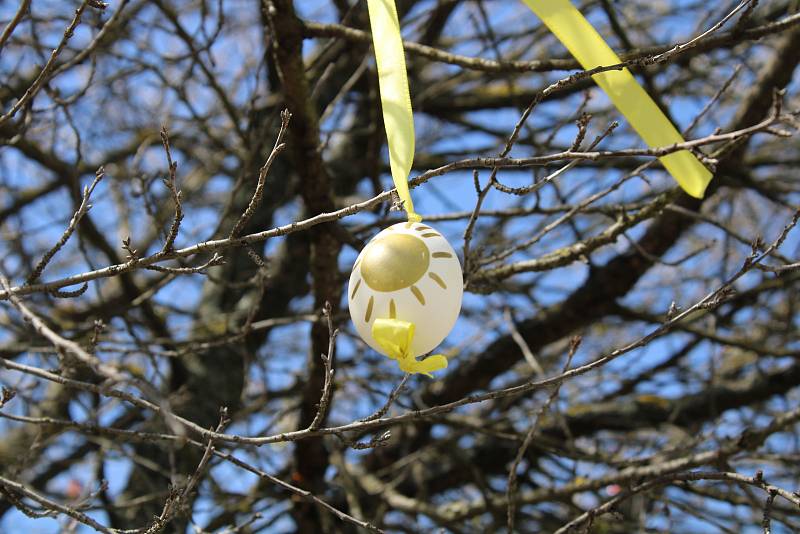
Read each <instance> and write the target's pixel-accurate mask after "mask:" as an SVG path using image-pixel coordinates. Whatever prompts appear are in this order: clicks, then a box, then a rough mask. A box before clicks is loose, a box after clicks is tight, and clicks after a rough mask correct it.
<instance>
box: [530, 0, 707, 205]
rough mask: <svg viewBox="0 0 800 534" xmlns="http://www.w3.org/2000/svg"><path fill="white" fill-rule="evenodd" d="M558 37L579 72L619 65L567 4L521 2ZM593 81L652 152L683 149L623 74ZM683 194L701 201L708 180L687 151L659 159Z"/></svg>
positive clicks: (600, 75) (543, 0)
mask: <svg viewBox="0 0 800 534" xmlns="http://www.w3.org/2000/svg"><path fill="white" fill-rule="evenodd" d="M523 1H524V2H525V3H526V4H528V7H530V8H531V10H533V12H534V13H536V15H537V16H538V17H539V18H540V19H542V22H544V23H545V25H546V26H547V27H548V28H549V29H550V31H551V32H553V33H554V34H555V36H556V37H558V39H559V41H561V42H562V43H563V44H564V46H566V47H567V50H569V51H570V53H571V54H572V55H573V56H575V59H577V60H578V62H579V63H580V64H581V65H582V66H583V68H584V69H587V70H589V69H593V68H595V67H599V66H601V65H616V64H618V63H621V61H620V59H619V57H617V55H616V54H615V53H614V51H613V50H611V48H610V47H609V46H608V45H607V44H606V42H605V41H604V40H603V38H602V37H600V35H599V34H598V33H597V31H595V29H594V28H593V27H592V25H591V24H589V21H587V20H586V19H585V18H584V17H583V15H581V13H580V12H579V11H578V10H577V9H575V7H574V6H573V5H572V4H571V3H570V1H569V0H523ZM592 78H593V79H594V81H595V82H596V83H597V85H599V86H600V87H601V88H602V89H603V91H605V92H606V94H607V95H608V97H609V98H610V99H611V101H612V102H613V103H614V105H615V106H616V107H617V109H618V110H619V111H620V112H621V113H622V114H623V115H624V116H625V117H626V118H627V119H628V121H630V123H631V126H633V129H634V130H636V132H637V133H638V134H639V135H640V136H641V137H642V139H644V141H645V143H647V144H648V146H650V147H651V148H655V147H666V146H670V145H673V144H675V143H683V137H682V136H681V134H680V133H678V130H676V129H675V127H674V126H673V125H672V123H671V122H670V121H669V119H668V118H667V117H665V116H664V114H663V113H662V112H661V110H660V109H658V106H657V105H656V103H655V102H653V99H651V98H650V96H649V95H648V94H647V93H646V92H645V90H644V89H642V87H641V86H640V85H639V84H638V83H637V82H636V79H635V78H634V77H633V75H632V74H631V73H630V71H629V70H628V69H622V70H610V71H606V72H601V73H598V74H595V75H594V76H592ZM659 160H661V163H662V164H663V165H664V167H666V169H667V171H669V173H670V174H671V175H672V177H673V178H675V180H677V182H678V183H679V184H680V186H681V187H682V188H683V190H684V191H686V192H687V193H688V194H690V195H691V196H693V197H695V198H703V193H705V190H706V186H708V182H710V181H711V178H712V175H711V173H710V172H709V171H708V169H706V168H705V167H704V166H703V164H702V163H700V161H699V160H698V159H697V158H696V157H695V156H694V155H693V154H692V153H691V152H689V151H688V150H681V151H678V152H673V153H672V154H668V155H666V156H662V157H660V158H659Z"/></svg>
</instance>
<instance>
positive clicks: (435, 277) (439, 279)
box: [428, 273, 447, 289]
mask: <svg viewBox="0 0 800 534" xmlns="http://www.w3.org/2000/svg"><path fill="white" fill-rule="evenodd" d="M428 276H430V277H431V279H432V280H433V281H434V282H436V283H437V284H439V287H441V288H442V289H447V284H445V283H444V280H442V277H441V276H439V275H438V274H436V273H428Z"/></svg>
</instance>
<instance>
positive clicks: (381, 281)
mask: <svg viewBox="0 0 800 534" xmlns="http://www.w3.org/2000/svg"><path fill="white" fill-rule="evenodd" d="M463 290H464V289H463V278H462V274H461V264H460V263H459V261H458V257H457V256H456V253H455V252H454V251H453V247H451V246H450V243H448V242H447V240H446V239H445V238H444V237H443V236H442V234H440V233H439V232H437V231H436V230H434V229H433V228H431V227H430V226H428V225H425V224H422V223H417V222H403V223H398V224H395V225H393V226H390V227H389V228H387V229H385V230H384V231H382V232H380V233H379V234H378V235H376V236H375V237H374V238H373V239H372V241H370V242H369V243H368V244H367V246H366V247H364V250H362V251H361V254H359V255H358V259H356V262H355V264H354V265H353V272H352V273H351V274H350V283H349V285H348V290H347V296H348V300H349V304H350V317H351V318H352V320H353V323H354V324H355V325H356V330H357V331H358V334H359V335H360V336H361V338H362V339H363V340H364V341H366V342H367V344H368V345H369V346H370V347H372V348H373V349H375V350H376V351H378V352H380V353H381V354H384V355H387V354H386V352H384V351H383V350H382V349H381V348H380V347H379V345H378V344H377V343H376V342H375V339H373V337H372V325H373V323H374V321H375V319H379V318H381V319H398V320H400V321H407V322H410V323H414V325H415V333H414V339H413V341H412V343H411V351H410V352H411V356H414V357H416V356H420V355H422V354H427V353H428V352H430V351H432V350H433V349H435V348H436V347H437V346H438V345H439V344H440V343H441V342H442V340H443V339H444V338H445V337H446V336H447V334H448V333H450V330H452V328H453V325H454V324H455V322H456V319H457V318H458V314H459V312H460V311H461V296H462V294H463Z"/></svg>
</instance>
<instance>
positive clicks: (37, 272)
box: [25, 167, 105, 285]
mask: <svg viewBox="0 0 800 534" xmlns="http://www.w3.org/2000/svg"><path fill="white" fill-rule="evenodd" d="M104 176H105V171H104V170H103V167H100V168H99V169H97V172H96V173H95V175H94V180H93V181H92V185H90V186H88V187H84V188H83V197H82V198H81V203H80V206H78V209H77V210H76V211H75V213H74V214H73V215H72V218H71V219H70V221H69V224H68V225H67V228H66V230H64V233H63V234H62V235H61V238H60V239H59V240H58V242H57V243H56V244H55V245H53V247H52V248H51V249H50V250H48V251H47V252H46V253H45V255H44V256H42V259H41V260H39V263H37V264H36V267H34V269H33V271H32V272H31V274H30V276H28V279H27V280H26V281H25V283H26V284H27V285H30V284H32V283H34V282H35V281H36V280H37V279H38V278H39V277H40V276H41V275H42V272H43V271H44V269H45V267H47V264H48V263H50V260H52V259H53V256H55V255H56V254H57V253H58V251H59V250H61V248H62V247H63V246H64V245H66V244H67V241H69V238H70V237H71V236H72V233H73V232H74V231H75V228H77V227H78V223H79V222H81V219H82V218H83V216H84V215H86V214H87V213H88V212H89V210H90V209H92V205H91V204H89V197H91V195H92V192H94V188H95V187H96V186H97V184H99V183H100V180H102V179H103V177H104Z"/></svg>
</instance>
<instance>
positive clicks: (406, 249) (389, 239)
mask: <svg viewBox="0 0 800 534" xmlns="http://www.w3.org/2000/svg"><path fill="white" fill-rule="evenodd" d="M430 255H431V253H430V251H429V250H428V247H427V245H425V243H424V242H423V241H422V240H421V239H420V238H418V237H415V236H413V235H410V234H391V235H387V236H384V237H382V238H380V239H377V240H375V241H372V242H371V243H370V244H369V245H367V248H366V250H365V251H364V255H363V258H364V260H363V261H362V262H361V276H362V277H363V278H364V281H365V282H366V283H367V285H368V286H369V287H370V288H372V289H374V290H375V291H381V292H385V293H388V292H391V291H398V290H400V289H404V288H407V287H409V286H411V285H412V284H414V283H416V282H417V281H418V280H419V279H420V278H422V277H423V276H424V275H425V272H426V271H427V270H428V267H429V266H430Z"/></svg>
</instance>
